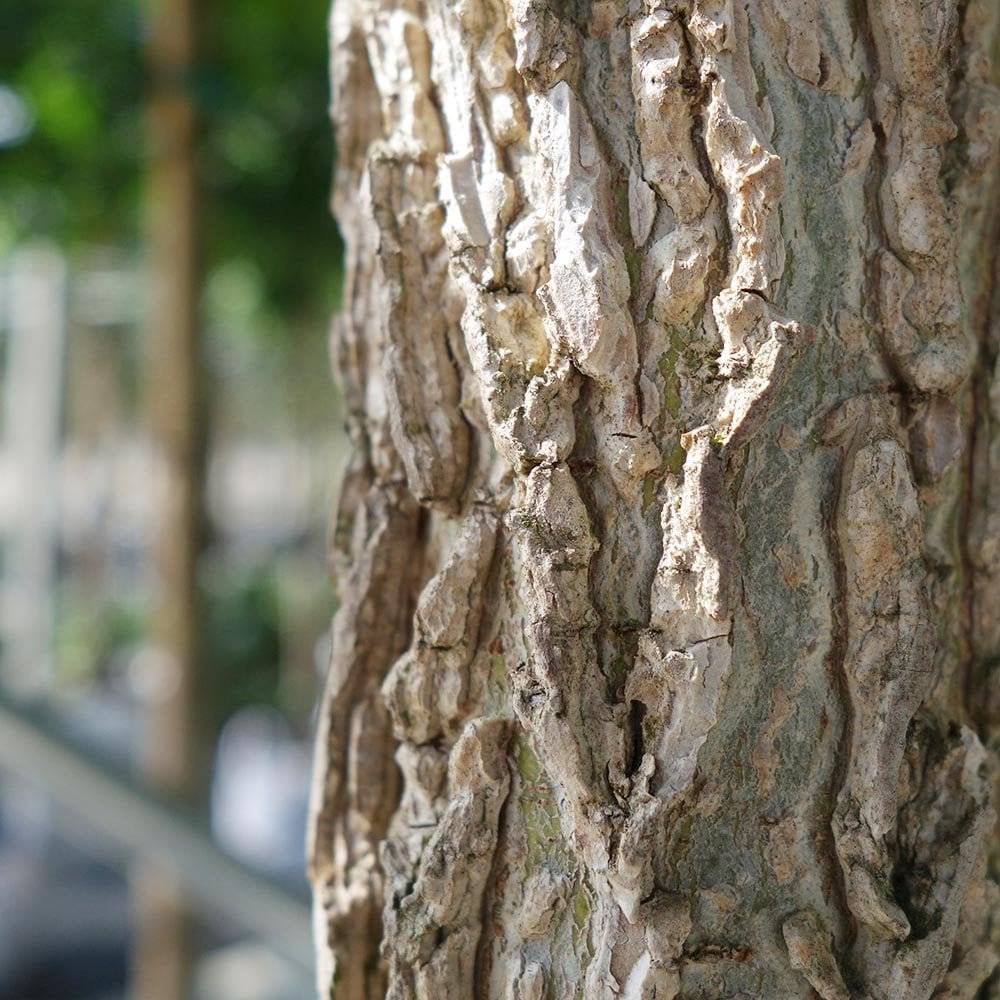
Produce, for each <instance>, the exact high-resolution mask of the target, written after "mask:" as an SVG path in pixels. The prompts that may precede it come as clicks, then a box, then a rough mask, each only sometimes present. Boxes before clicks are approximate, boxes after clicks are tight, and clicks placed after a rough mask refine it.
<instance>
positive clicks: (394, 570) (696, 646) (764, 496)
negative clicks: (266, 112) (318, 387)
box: [311, 0, 1000, 1000]
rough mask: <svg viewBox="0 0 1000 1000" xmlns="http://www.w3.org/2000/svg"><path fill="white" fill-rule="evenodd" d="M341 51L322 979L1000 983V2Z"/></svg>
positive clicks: (780, 12) (734, 987)
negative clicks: (994, 864) (346, 445)
mask: <svg viewBox="0 0 1000 1000" xmlns="http://www.w3.org/2000/svg"><path fill="white" fill-rule="evenodd" d="M332 37H333V62H332V67H333V107H334V117H335V122H336V129H337V140H338V148H339V158H338V168H337V177H336V187H335V199H334V201H335V209H336V212H337V214H338V217H339V219H340V222H341V225H342V228H343V230H344V233H345V236H346V240H347V246H348V277H347V285H346V292H345V306H344V311H343V315H342V316H341V317H340V318H339V319H338V321H337V324H336V327H335V331H334V336H333V345H334V352H335V355H336V360H337V363H338V366H339V369H340V371H341V374H342V377H343V386H344V394H345V398H346V400H347V408H348V412H349V428H350V433H351V435H352V437H353V441H354V446H355V448H354V457H353V460H352V464H351V466H350V469H349V471H348V473H347V476H346V480H345V485H344V489H343V495H342V497H341V501H340V506H339V511H338V514H337V519H336V525H335V531H334V535H333V555H334V576H335V578H336V580H337V583H338V589H339V593H340V601H341V606H340V611H339V612H338V614H337V617H336V621H335V624H334V642H333V657H332V664H331V669H330V675H329V680H328V684H327V689H326V693H325V697H324V701H323V705H322V709H321V731H320V736H319V742H318V752H317V764H316V789H315V802H314V806H315V808H314V822H313V828H312V838H311V856H312V878H313V882H314V886H315V903H316V909H315V912H316V931H317V942H318V947H319V957H320V990H321V992H322V994H323V995H324V996H327V995H331V996H335V997H336V998H337V1000H374V998H376V997H379V998H380V997H383V996H386V997H391V998H393V1000H403V998H418V997H419V998H424V997H426V998H435V1000H436V998H444V997H476V998H512V1000H561V998H576V997H585V998H588V1000H589V998H603V997H612V996H621V997H623V998H625V1000H654V998H655V1000H670V998H683V1000H696V998H705V1000H715V998H719V997H734V998H735V997H745V998H807V997H815V996H817V995H818V996H819V997H822V998H824V1000H848V998H852V997H853V998H870V1000H928V998H931V997H936V998H941V1000H943V998H951V1000H959V998H966V1000H972V998H973V997H977V998H980V997H1000V985H998V983H997V979H996V977H995V974H994V968H995V966H996V963H997V949H998V944H1000V905H998V896H1000V893H998V890H997V886H996V883H995V881H994V880H993V879H992V878H991V876H990V874H989V872H990V864H991V860H990V856H989V855H990V852H991V851H992V850H994V849H995V847H996V843H995V837H994V833H993V828H994V825H995V819H994V812H993V807H992V805H991V801H992V793H991V785H992V783H993V782H994V780H995V775H996V769H995V760H994V753H993V751H994V750H995V749H996V747H997V742H998V736H1000V681H998V677H997V671H998V669H1000V489H998V488H997V479H998V477H1000V371H998V370H997V368H996V365H997V354H998V332H1000V311H998V310H1000V300H998V295H1000V293H998V292H997V283H996V282H995V277H996V272H997V252H996V248H997V241H998V226H1000V213H998V210H997V196H998V194H1000V172H998V155H997V140H998V135H1000V91H998V89H997V83H998V76H1000V58H998V38H1000V5H998V4H997V3H996V2H995V0H822V2H821V0H646V2H645V4H642V3H639V2H637V0H631V2H627V3H626V2H621V0H619V2H612V0H567V2H563V3H555V2H552V0H391V2H390V0H336V3H335V4H334V9H333V16H332ZM991 977H992V978H991Z"/></svg>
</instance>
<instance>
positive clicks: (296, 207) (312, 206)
mask: <svg viewBox="0 0 1000 1000" xmlns="http://www.w3.org/2000/svg"><path fill="white" fill-rule="evenodd" d="M327 6H328V5H327V0H303V2H300V3H295V4H290V3H287V2H284V0H255V2H254V3H252V4H247V3H239V2H237V0H212V2H207V3H204V4H201V5H200V6H199V10H200V17H201V19H202V25H201V29H202V30H201V33H202V36H203V44H202V46H201V56H200V58H199V65H198V66H197V68H196V70H195V72H194V73H193V74H192V76H191V78H190V79H189V80H188V81H187V82H186V86H187V88H188V93H189V96H190V97H191V99H192V101H193V102H194V104H195V106H196V108H197V110H198V113H199V115H200V119H201V148H200V155H199V165H200V171H201V181H202V190H203V215H202V230H203V237H204V259H205V267H206V271H207V272H209V273H210V272H211V271H212V270H213V269H214V268H216V267H218V266H220V265H222V264H224V263H225V262H227V261H229V260H233V259H242V260H248V261H249V262H250V263H251V264H252V265H253V266H254V268H255V270H256V272H257V273H259V274H260V275H262V276H263V282H264V289H263V292H264V298H265V299H266V301H267V302H268V303H269V304H270V305H271V306H272V307H273V308H274V309H275V310H276V311H277V312H278V313H280V315H282V316H283V317H284V318H285V320H286V323H285V324H283V326H282V329H283V333H284V334H286V335H287V333H288V332H289V329H290V326H289V324H288V323H287V321H288V320H303V321H305V323H306V324H308V323H309V322H310V321H314V320H315V318H316V317H318V316H320V315H322V314H325V313H326V312H328V311H329V309H330V307H331V306H332V304H333V299H334V296H335V294H336V291H337V282H338V278H339V259H340V243H339V237H338V234H337V230H336V226H335V225H334V223H333V221H332V220H331V219H330V217H329V213H328V210H327V204H328V190H329V182H330V172H331V161H332V156H333V147H332V141H331V139H330V127H329V121H328V118H327V114H326V107H327V103H328V90H327V83H326V64H327V50H326V32H325V26H326V14H327ZM145 14H146V7H145V5H144V4H143V3H141V2H139V0H30V2H24V0H0V84H2V85H4V86H6V87H10V88H11V89H12V90H13V91H14V92H15V93H16V94H17V95H18V96H19V97H20V98H21V99H22V100H23V101H24V102H25V103H26V105H27V106H28V108H29V110H30V112H31V114H32V116H33V118H34V128H33V130H32V131H31V133H30V134H29V135H28V136H27V138H26V139H25V141H23V142H21V143H20V144H17V145H11V146H8V147H5V148H0V251H2V249H3V248H4V246H9V245H11V244H12V243H15V242H18V241H21V240H23V239H25V238H28V237H38V236H45V237H48V238H51V239H53V240H55V241H57V242H58V243H60V244H62V245H64V246H66V247H68V248H72V247H74V246H77V245H80V244H85V243H104V244H111V245H114V246H118V247H131V248H138V247H139V246H140V245H141V234H142V224H143V206H142V195H143V187H144V164H145V158H146V154H147V152H148V142H147V135H146V129H145V121H144V114H145V111H144V104H145V100H146V98H147V96H148V92H149V81H148V74H147V66H146V60H145V54H144V51H143V45H144V32H145V28H146V25H145ZM276 325H277V324H267V323H259V324H256V327H257V328H258V330H257V332H267V331H268V330H271V329H274V328H275V327H276ZM296 325H297V324H295V323H292V324H291V328H292V329H294V327H295V326H296Z"/></svg>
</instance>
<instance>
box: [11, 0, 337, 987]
mask: <svg viewBox="0 0 1000 1000" xmlns="http://www.w3.org/2000/svg"><path fill="white" fill-rule="evenodd" d="M326 8H327V0H299V2H296V3H289V2H288V0H253V2H252V3H246V2H239V0H201V2H199V0H142V2H140V0H0V1000H119V998H134V1000H188V998H196V1000H292V998H300V997H301V998H305V997H309V996H310V995H311V968H310V966H311V957H310V952H311V949H310V941H309V916H308V905H307V898H308V897H307V891H306V882H305V877H304V873H303V865H304V848H303V841H304V829H305V812H306V804H307V797H308V782H309V758H310V745H309V744H310V732H311V727H312V713H313V706H314V702H315V699H316V694H317V690H318V685H319V678H320V675H321V672H322V669H323V666H324V663H325V653H326V643H327V630H328V624H329V620H330V616H331V614H332V611H333V608H332V599H331V596H330V590H329V585H328V582H327V578H326V565H325V532H326V525H327V521H328V516H329V509H330V502H331V497H332V496H333V494H334V492H335V490H336V481H335V480H336V476H337V471H338V469H339V467H340V464H341V452H342V451H343V449H344V446H345V445H344V440H343V437H342V436H341V433H340V426H341V419H340V414H339V410H338V405H339V404H338V398H337V395H336V391H335V389H334V387H333V384H332V382H331V379H330V375H329V363H328V354H327V344H326V330H327V319H328V316H329V314H330V313H331V311H332V310H333V309H334V308H335V306H336V303H337V298H338V294H339V283H340V259H341V251H340V243H339V237H338V234H337V230H336V227H335V225H334V223H333V222H332V220H331V219H330V217H329V214H328V210H327V204H328V188H329V181H330V175H331V162H332V158H333V148H332V142H331V138H330V133H329V126H328V121H327V116H326V104H327V100H328V96H327V85H326V58H327V57H326V34H325V28H326V24H325V22H326V15H327V10H326Z"/></svg>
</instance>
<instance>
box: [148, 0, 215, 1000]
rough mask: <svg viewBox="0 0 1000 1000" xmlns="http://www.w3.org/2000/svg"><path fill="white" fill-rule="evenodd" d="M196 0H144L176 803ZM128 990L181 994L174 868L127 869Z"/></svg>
mask: <svg viewBox="0 0 1000 1000" xmlns="http://www.w3.org/2000/svg"><path fill="white" fill-rule="evenodd" d="M200 16H201V15H200V13H199V5H198V3H197V0H154V2H153V4H152V7H151V9H150V27H149V42H148V44H149V66H150V74H151V81H150V82H151V93H150V101H149V113H148V118H149V127H150V139H151V143H152V149H151V153H150V168H149V179H148V189H147V204H148V213H149V224H148V241H149V256H150V279H151V285H152V295H151V308H150V341H151V347H150V366H149V385H148V392H149V397H150V411H151V425H152V427H151V429H152V435H153V440H154V445H155V447H156V450H157V457H158V459H159V460H160V462H161V468H162V471H163V480H162V482H161V483H159V484H158V486H160V487H161V489H160V490H159V491H158V493H157V499H158V500H159V501H160V507H159V509H158V511H157V537H156V539H155V542H154V545H155V568H156V576H157V579H156V590H155V598H154V601H155V603H154V607H153V612H152V626H151V634H150V642H151V645H152V648H153V649H154V651H155V653H156V655H157V657H158V660H157V662H156V664H155V665H154V664H151V665H150V669H153V670H155V671H158V673H159V676H158V677H157V678H155V679H154V681H158V683H154V685H153V686H154V689H155V690H154V693H153V695H152V699H151V702H150V705H149V709H148V712H147V713H146V717H145V719H144V733H143V739H144V746H143V754H142V767H143V771H144V773H145V775H146V777H147V779H148V780H149V782H150V784H151V785H152V786H153V787H154V788H156V789H158V790H159V791H160V792H163V793H165V794H167V795H169V796H171V797H172V798H174V799H176V800H179V801H188V802H190V803H197V802H199V801H201V800H202V799H203V796H204V792H205V788H204V785H205V773H206V768H205V746H204V740H203V737H202V730H203V728H204V727H203V726H202V725H201V724H200V722H201V720H200V718H199V705H200V699H199V694H198V691H199V672H200V670H199V668H200V666H201V664H200V662H199V660H200V655H201V610H200V601H199V595H198V583H197V564H198V556H199V554H200V552H201V548H202V535H203V532H202V494H203V489H204V442H205V439H204V433H205V428H204V419H203V416H204V415H203V409H202V390H201V375H200V372H201V363H200V355H199V348H198V343H199V336H198V333H199V321H198V299H199V285H200V259H199V257H200V254H199V236H198V230H199V225H198V169H197V127H198V123H197V115H196V112H195V108H194V105H193V103H192V100H191V90H190V88H191V79H192V75H193V72H194V65H195V55H196V46H197V36H198V20H199V17H200ZM133 884H134V888H135V894H136V941H135V947H134V955H133V964H132V971H133V981H132V996H133V998H134V1000H187V997H188V996H189V995H190V988H191V974H192V963H193V957H194V955H193V942H192V931H193V917H192V914H191V913H190V911H189V908H188V905H187V903H186V901H185V899H184V895H183V892H182V889H181V886H180V884H179V883H178V881H177V880H176V878H175V877H174V876H173V875H171V874H169V873H167V872H165V871H163V870H161V869H159V868H157V867H155V866H153V865H149V864H142V865H140V866H138V867H137V870H136V872H135V874H134V879H133Z"/></svg>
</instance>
